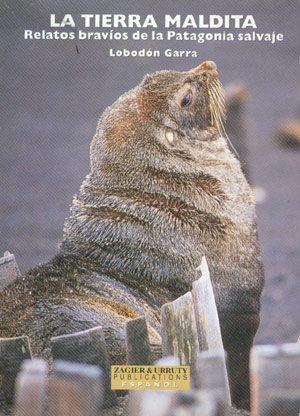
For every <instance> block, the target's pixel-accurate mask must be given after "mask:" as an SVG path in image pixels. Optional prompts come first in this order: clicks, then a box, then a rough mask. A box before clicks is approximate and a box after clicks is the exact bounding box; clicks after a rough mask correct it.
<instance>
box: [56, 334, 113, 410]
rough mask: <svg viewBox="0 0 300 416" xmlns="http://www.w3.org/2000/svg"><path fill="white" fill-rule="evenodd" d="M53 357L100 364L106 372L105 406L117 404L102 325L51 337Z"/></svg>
mask: <svg viewBox="0 0 300 416" xmlns="http://www.w3.org/2000/svg"><path fill="white" fill-rule="evenodd" d="M51 349H52V355H53V358H54V359H55V360H56V359H60V360H67V361H73V362H79V363H86V364H91V365H96V366H99V367H100V368H101V369H102V370H103V372H104V389H105V394H104V407H110V406H114V405H116V404H117V398H116V393H115V391H114V390H111V383H110V362H109V358H108V353H107V347H106V342H105V338H104V332H103V328H102V327H96V328H91V329H88V330H86V331H81V332H77V333H74V334H69V335H62V336H59V337H53V338H52V339H51Z"/></svg>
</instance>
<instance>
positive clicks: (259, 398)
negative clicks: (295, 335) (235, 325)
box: [250, 343, 300, 416]
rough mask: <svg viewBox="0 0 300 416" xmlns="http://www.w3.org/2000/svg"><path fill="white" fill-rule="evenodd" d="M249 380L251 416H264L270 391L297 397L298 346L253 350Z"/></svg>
mask: <svg viewBox="0 0 300 416" xmlns="http://www.w3.org/2000/svg"><path fill="white" fill-rule="evenodd" d="M250 376H251V377H250V378H251V408H252V409H251V410H252V413H253V416H262V415H265V412H266V409H269V408H270V398H269V397H270V394H271V393H272V392H273V393H274V389H281V390H283V391H285V392H286V394H291V393H294V392H295V394H297V392H299V391H300V345H299V344H296V343H295V344H283V345H257V346H255V347H253V348H252V351H251V356H250ZM273 397H274V395H273ZM272 400H273V398H272Z"/></svg>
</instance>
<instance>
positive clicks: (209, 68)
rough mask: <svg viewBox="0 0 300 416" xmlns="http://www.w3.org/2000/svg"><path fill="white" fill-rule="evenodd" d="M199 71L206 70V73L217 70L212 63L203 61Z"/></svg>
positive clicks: (215, 65)
mask: <svg viewBox="0 0 300 416" xmlns="http://www.w3.org/2000/svg"><path fill="white" fill-rule="evenodd" d="M200 69H206V70H207V71H212V70H213V69H215V70H217V69H218V67H217V64H216V63H215V62H214V61H204V62H202V64H201V65H200Z"/></svg>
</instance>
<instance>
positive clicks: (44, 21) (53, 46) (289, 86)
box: [0, 0, 300, 343]
mask: <svg viewBox="0 0 300 416" xmlns="http://www.w3.org/2000/svg"><path fill="white" fill-rule="evenodd" d="M62 3H63V6H62ZM78 3H79V2H74V1H71V0H67V1H64V2H60V1H58V0H56V1H55V0H31V1H29V0H28V1H27V2H23V0H14V2H11V1H9V0H1V3H0V22H1V29H0V30H1V36H0V50H1V61H0V66H1V73H0V82H1V104H0V105H1V148H0V149H1V151H0V157H1V164H0V178H1V193H0V214H1V218H0V254H1V255H2V253H3V252H4V251H5V250H9V251H10V252H13V253H14V254H15V255H16V258H17V261H18V263H19V266H20V268H21V271H22V272H26V271H27V270H28V269H29V268H30V267H32V266H34V265H36V264H37V263H41V262H44V261H45V260H47V259H49V258H50V257H51V256H53V254H54V253H55V252H56V251H57V247H58V243H59V241H60V240H61V236H62V226H63V222H64V219H65V218H66V217H67V216H68V210H69V205H70V204H71V201H72V196H73V194H74V193H76V192H77V191H78V189H79V186H80V184H81V182H82V180H83V178H84V177H85V175H86V174H87V173H88V172H89V144H90V141H91V138H92V136H93V134H94V132H95V128H96V123H97V120H98V118H99V116H100V114H101V113H102V111H103V110H104V109H105V108H106V107H107V105H109V104H111V103H112V102H113V101H114V100H115V99H117V98H118V97H119V96H120V94H121V93H123V92H124V91H127V90H128V89H129V88H131V87H133V86H135V85H136V84H137V83H138V82H139V81H140V80H141V78H142V77H143V75H144V74H145V73H147V72H152V71H154V70H158V69H175V70H187V69H190V68H192V67H194V66H196V65H198V64H200V63H201V62H202V61H203V60H207V59H209V60H214V61H215V62H216V63H217V64H218V67H219V72H220V78H221V80H222V81H223V83H224V84H226V83H228V82H230V81H232V80H235V79H239V80H243V81H244V82H245V83H246V85H247V86H248V88H249V91H250V94H251V98H250V101H249V103H248V106H247V108H248V117H249V120H250V124H249V128H250V130H251V135H250V136H251V141H250V142H249V143H248V146H249V148H250V151H251V155H250V169H251V176H252V178H253V181H254V182H255V183H256V184H257V185H261V186H263V187H264V188H265V189H266V190H267V191H268V196H269V197H268V200H267V201H266V202H265V203H264V204H262V205H259V206H258V207H257V213H258V223H259V232H260V239H261V245H262V250H263V257H264V263H265V269H266V288H265V291H264V294H263V298H262V302H263V309H262V324H261V327H260V330H259V332H258V335H257V339H256V341H257V342H259V343H265V342H268V343H269V342H275V343H277V342H283V341H284V342H287V341H295V340H296V339H297V336H298V334H299V332H300V322H299V319H298V317H299V315H300V302H299V295H300V256H299V248H300V194H299V177H300V163H299V158H300V152H299V151H296V150H291V149H285V150H283V149H280V148H278V147H276V146H275V145H274V141H273V131H274V128H275V127H276V125H277V124H278V121H279V119H280V118H281V117H284V116H292V115H294V114H295V113H296V112H297V109H298V107H297V105H298V104H297V100H298V86H299V80H300V64H299V58H300V48H299V40H300V3H299V2H298V1H296V0H282V1H277V2H274V1H271V0H257V1H256V0H248V1H234V0H230V1H226V2H224V1H221V0H214V1H210V2H208V1H202V2H200V1H199V0H198V1H193V0H186V1H184V2H183V1H178V0H172V1H171V0H166V1H160V2H154V1H152V0H151V1H150V0H149V1H148V0H147V1H138V0H133V1H131V2H125V1H124V2H123V3H122V2H121V1H120V0H117V1H111V0H106V1H104V0H99V1H95V0H85V1H83V2H80V3H81V4H78ZM275 3H276V4H275ZM50 13H56V14H57V16H58V17H59V18H62V16H63V15H64V14H66V13H71V14H72V15H73V16H74V17H75V18H76V17H78V16H79V15H80V14H81V13H99V14H101V13H109V14H113V13H123V14H128V13H139V14H141V15H146V14H148V13H151V14H153V15H154V16H155V18H157V21H158V22H159V23H162V19H161V16H162V15H164V14H165V13H170V14H178V13H181V14H183V15H185V14H194V15H198V14H205V15H209V14H220V15H224V14H243V15H246V14H252V15H254V17H255V20H256V23H257V25H258V29H257V32H273V31H276V32H278V33H283V34H284V41H283V42H278V43H276V44H275V45H271V44H270V43H268V42H258V41H256V42H206V43H203V44H198V43H196V42H182V43H181V42H160V43H153V42H152V41H147V42H144V43H143V44H140V43H138V42H135V43H134V42H133V43H132V44H131V43H130V42H124V43H121V42H116V41H112V42H102V41H92V40H90V41H77V46H78V49H79V54H77V52H76V47H75V42H74V41H60V40H57V41H47V40H44V41H43V40H39V41H38V40H35V41H29V40H27V41H25V40H24V39H23V32H24V29H32V30H42V29H45V30H50V28H49V16H50ZM52 30H54V29H52ZM86 30H91V31H93V30H94V31H97V30H99V31H101V29H93V28H90V29H86ZM115 30H116V31H118V30H119V29H115ZM124 30H125V31H126V29H124ZM195 31H197V29H195ZM199 31H202V30H201V29H199ZM221 31H222V30H221ZM229 31H231V30H229ZM232 31H233V32H234V30H232ZM123 46H124V47H127V48H129V49H130V47H133V48H140V47H146V48H152V49H161V50H164V49H165V48H166V47H173V48H175V49H195V50H197V52H198V56H199V57H198V58H166V57H164V56H161V58H110V57H109V56H108V49H109V48H110V47H114V48H119V47H123Z"/></svg>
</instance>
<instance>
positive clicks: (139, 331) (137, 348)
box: [126, 316, 153, 365]
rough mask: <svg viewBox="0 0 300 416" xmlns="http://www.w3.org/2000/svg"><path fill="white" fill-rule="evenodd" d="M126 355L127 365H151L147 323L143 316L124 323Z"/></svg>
mask: <svg viewBox="0 0 300 416" xmlns="http://www.w3.org/2000/svg"><path fill="white" fill-rule="evenodd" d="M126 356H127V364H128V365H152V364H153V358H152V353H151V349H150V343H149V335H148V329H147V323H146V319H145V317H144V316H141V317H140V318H136V319H131V320H130V321H128V322H127V323H126Z"/></svg>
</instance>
